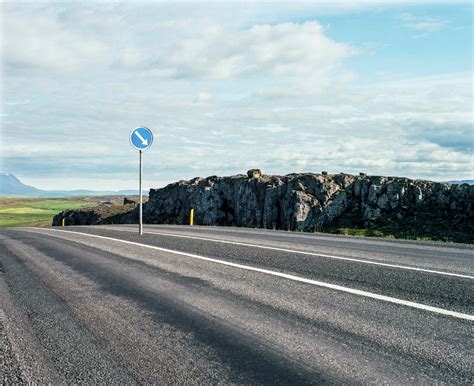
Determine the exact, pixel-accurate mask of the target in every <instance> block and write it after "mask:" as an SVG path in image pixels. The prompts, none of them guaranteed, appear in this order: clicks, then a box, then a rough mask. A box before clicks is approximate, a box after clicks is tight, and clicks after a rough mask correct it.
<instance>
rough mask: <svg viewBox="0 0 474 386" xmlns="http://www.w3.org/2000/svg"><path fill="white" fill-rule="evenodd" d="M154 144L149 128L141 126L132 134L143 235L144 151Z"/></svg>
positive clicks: (140, 227) (139, 222) (139, 213)
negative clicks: (136, 162) (136, 160)
mask: <svg viewBox="0 0 474 386" xmlns="http://www.w3.org/2000/svg"><path fill="white" fill-rule="evenodd" d="M152 143H153V133H152V132H151V130H150V129H149V128H147V127H144V126H140V127H137V128H135V129H133V130H132V132H131V133H130V144H131V145H132V147H134V148H135V149H137V150H138V152H139V153H138V154H139V163H140V166H139V169H138V170H139V171H138V190H139V191H140V193H139V194H140V204H139V207H138V233H139V235H140V236H141V235H143V193H142V174H143V162H142V157H143V151H144V150H146V149H148V148H149V147H150V146H151V144H152Z"/></svg>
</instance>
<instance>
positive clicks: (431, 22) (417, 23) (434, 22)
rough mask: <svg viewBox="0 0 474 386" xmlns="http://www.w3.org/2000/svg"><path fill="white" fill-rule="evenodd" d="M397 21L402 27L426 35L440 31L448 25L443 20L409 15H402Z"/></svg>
mask: <svg viewBox="0 0 474 386" xmlns="http://www.w3.org/2000/svg"><path fill="white" fill-rule="evenodd" d="M399 19H400V20H401V21H402V26H403V27H405V28H410V29H414V30H416V31H420V32H427V33H428V32H437V31H440V30H441V29H443V28H444V27H445V26H446V25H447V24H448V23H447V21H445V20H441V19H438V18H434V17H430V16H415V15H413V14H411V13H402V14H401V15H399Z"/></svg>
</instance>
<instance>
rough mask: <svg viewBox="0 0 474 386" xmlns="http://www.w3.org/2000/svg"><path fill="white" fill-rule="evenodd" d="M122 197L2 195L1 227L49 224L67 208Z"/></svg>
mask: <svg viewBox="0 0 474 386" xmlns="http://www.w3.org/2000/svg"><path fill="white" fill-rule="evenodd" d="M121 200H122V198H121V197H110V196H106V197H97V196H94V197H91V196H83V197H66V198H22V197H0V228H5V227H14V226H49V225H51V222H52V220H53V217H54V216H55V215H56V214H58V213H59V212H61V211H62V210H65V209H77V208H84V207H91V206H95V205H98V204H100V203H102V202H104V201H111V202H114V203H118V202H120V201H121Z"/></svg>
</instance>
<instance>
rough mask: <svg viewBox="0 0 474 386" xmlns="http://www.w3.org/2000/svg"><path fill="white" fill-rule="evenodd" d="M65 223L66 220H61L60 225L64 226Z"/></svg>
mask: <svg viewBox="0 0 474 386" xmlns="http://www.w3.org/2000/svg"><path fill="white" fill-rule="evenodd" d="M65 222H66V219H65V218H63V219H62V220H61V225H62V226H64V223H65Z"/></svg>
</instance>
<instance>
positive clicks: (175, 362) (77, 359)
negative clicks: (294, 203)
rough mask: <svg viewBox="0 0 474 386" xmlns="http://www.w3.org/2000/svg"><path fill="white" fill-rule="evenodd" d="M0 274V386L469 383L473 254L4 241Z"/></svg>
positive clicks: (238, 233)
mask: <svg viewBox="0 0 474 386" xmlns="http://www.w3.org/2000/svg"><path fill="white" fill-rule="evenodd" d="M0 262H1V270H0V272H1V274H0V293H1V310H0V326H1V330H0V336H1V346H2V352H3V355H2V356H3V358H2V360H1V364H0V366H1V367H0V372H1V373H2V381H3V382H2V383H12V382H37V383H43V382H53V383H59V382H67V383H99V382H100V383H119V382H120V383H125V382H126V383H161V384H163V383H167V384H169V383H182V384H196V383H206V384H208V383H226V384H227V383H244V384H248V383H259V384H268V383H283V384H289V383H291V384H319V383H336V384H340V383H350V384H354V383H358V384H360V383H364V384H366V383H377V384H378V383H382V382H385V383H392V384H419V383H434V382H445V383H454V384H472V383H473V381H474V372H473V365H472V363H473V362H474V361H473V351H472V347H473V345H472V337H473V335H472V331H473V330H472V328H473V325H474V316H473V315H474V303H473V299H474V296H473V295H474V286H473V283H474V250H473V249H472V247H469V246H462V245H443V244H436V243H419V242H401V241H387V240H381V239H363V238H351V237H339V236H331V235H321V234H300V233H289V232H279V231H264V230H253V229H242V228H240V229H235V228H218V227H192V228H191V227H179V226H151V225H148V226H146V227H145V234H144V235H143V236H141V237H140V236H139V235H138V234H137V227H136V226H125V225H123V226H119V225H110V226H97V227H92V226H90V227H58V228H15V229H5V230H2V231H1V232H0Z"/></svg>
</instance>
